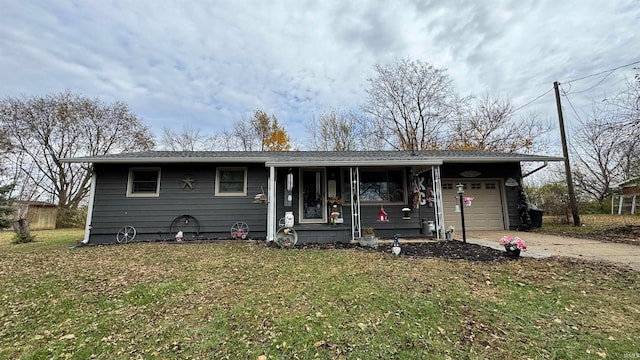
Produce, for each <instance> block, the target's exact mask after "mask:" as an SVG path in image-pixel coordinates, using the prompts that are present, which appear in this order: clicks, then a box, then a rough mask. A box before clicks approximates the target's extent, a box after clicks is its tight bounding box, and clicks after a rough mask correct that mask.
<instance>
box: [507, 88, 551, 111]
mask: <svg viewBox="0 0 640 360" xmlns="http://www.w3.org/2000/svg"><path fill="white" fill-rule="evenodd" d="M551 91H553V88H551V89H549V90H547V91H545V92H544V93H542V94H540V95H538V96H536V97H535V98H534V99H533V100H531V101H529V102H527V103H526V104H524V105H522V106H519V107H518V108H516V109H514V110H513V111H512V112H511V114H514V113H516V112H517V111H519V110H522V109H524V108H525V107H527V106H529V105H531V104H533V103H534V102H536V101H538V100H539V99H540V98H542V97H543V96H545V95H547V94H548V93H550V92H551Z"/></svg>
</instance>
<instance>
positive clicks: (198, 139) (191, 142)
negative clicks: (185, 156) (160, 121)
mask: <svg viewBox="0 0 640 360" xmlns="http://www.w3.org/2000/svg"><path fill="white" fill-rule="evenodd" d="M216 140H217V139H216V137H215V136H206V135H204V134H203V133H202V131H201V130H200V129H199V128H194V127H193V126H191V125H184V126H183V127H182V131H181V132H178V131H176V130H173V129H170V128H167V127H164V128H162V135H161V137H160V141H159V145H160V147H162V148H164V149H167V150H169V151H196V150H204V151H206V150H213V149H214V148H215V146H216V143H217V141H216Z"/></svg>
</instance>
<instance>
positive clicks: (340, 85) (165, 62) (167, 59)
mask: <svg viewBox="0 0 640 360" xmlns="http://www.w3.org/2000/svg"><path fill="white" fill-rule="evenodd" d="M638 5H639V4H638V2H637V1H635V0H627V1H624V2H623V1H617V2H602V1H595V0H594V1H577V0H576V1H552V0H547V1H518V2H509V3H505V2H503V1H478V2H469V1H437V0H433V1H428V0H427V1H409V0H405V1H392V2H368V1H348V2H344V1H326V2H311V1H285V0H280V1H271V2H258V1H204V0H203V1H190V2H183V3H179V4H178V3H174V2H169V1H143V0H138V1H134V2H131V1H115V2H76V1H71V0H68V1H65V0H58V1H48V2H40V1H36V0H23V1H15V2H10V1H4V3H3V5H2V8H3V11H2V12H0V22H1V23H2V24H3V26H2V27H1V28H0V48H2V49H3V51H2V52H1V53H0V96H13V95H19V94H26V95H32V94H44V93H51V92H58V91H62V90H64V89H71V90H72V91H76V92H79V93H82V94H85V95H88V96H98V97H100V98H102V99H104V100H106V101H112V100H122V101H125V102H127V103H128V104H129V105H130V106H131V108H132V110H133V111H134V112H136V113H137V114H139V115H140V116H142V117H143V118H144V119H145V121H146V122H147V123H148V124H149V125H150V126H151V127H152V128H154V129H155V130H156V131H157V130H159V129H160V128H161V127H163V126H170V127H174V128H176V129H180V128H181V127H182V124H183V123H185V122H186V123H189V124H191V125H193V126H196V127H200V128H202V129H203V130H204V131H205V132H207V131H211V132H212V131H216V130H218V129H220V128H222V127H229V126H230V125H231V123H232V122H233V120H235V119H239V118H241V117H245V118H246V117H249V116H251V114H252V113H253V111H254V110H255V109H261V110H264V111H266V112H267V113H269V114H275V115H276V116H277V117H278V119H279V120H280V122H281V123H282V124H283V125H285V127H286V128H287V129H288V130H289V132H290V133H291V135H292V136H293V137H294V138H295V139H297V140H298V141H299V140H300V139H302V138H303V133H304V123H305V122H307V121H308V120H309V119H311V118H312V117H313V116H314V115H315V116H318V115H319V114H320V113H321V112H323V111H326V110H329V109H332V108H346V109H353V108H357V107H358V106H359V105H360V104H362V103H363V102H364V100H365V99H364V96H365V93H364V90H365V88H366V86H367V82H366V79H367V77H369V76H370V75H371V74H372V73H371V70H372V66H373V64H375V63H386V62H390V61H393V60H395V59H398V58H405V57H411V58H414V59H420V60H423V61H428V62H431V63H432V64H434V65H435V66H437V67H446V68H448V71H449V74H450V76H451V77H452V79H453V80H454V83H455V85H456V87H457V89H458V90H459V92H460V93H461V94H463V95H467V94H473V95H482V94H484V93H491V94H501V95H509V96H510V97H511V98H512V99H513V100H514V102H515V103H516V105H519V104H523V103H525V102H527V101H529V100H531V99H533V98H534V97H535V96H537V95H539V94H540V93H542V92H544V91H546V90H548V89H549V88H551V86H552V83H553V81H554V80H559V81H567V80H570V79H573V78H577V77H581V76H584V75H588V74H591V73H595V72H598V71H602V70H606V69H609V68H612V67H615V66H618V65H621V64H625V63H628V62H631V61H635V60H638V58H639V55H638V54H637V49H638V48H640V34H638V32H637V31H635V30H636V28H637V24H638V23H640V6H638ZM623 74H624V73H623V72H616V73H615V74H614V75H613V76H611V77H610V78H608V79H607V80H606V81H605V82H603V83H602V84H600V86H599V87H597V88H596V89H594V90H596V91H599V93H597V94H598V96H599V95H600V94H601V93H602V92H603V91H604V89H606V90H607V91H610V92H612V91H614V90H615V89H617V87H619V85H618V84H619V83H620V78H621V76H622V75H623ZM598 80H600V78H597V77H595V78H594V79H593V82H589V81H584V82H580V83H575V84H571V86H572V89H573V90H575V89H577V88H582V89H584V88H588V87H589V86H591V85H593V84H595V83H596V82H597V81H598ZM580 95H581V96H580V97H579V98H576V99H575V102H576V103H580V104H581V106H585V107H588V106H589V99H590V98H592V97H594V96H595V95H593V92H590V93H584V94H580ZM574 105H575V104H574ZM531 108H532V109H537V110H539V111H541V112H544V113H545V114H548V116H549V117H551V118H553V117H554V116H555V105H554V103H553V96H552V94H550V95H549V96H547V97H544V98H543V99H541V101H539V102H537V103H536V104H534V106H532V107H531Z"/></svg>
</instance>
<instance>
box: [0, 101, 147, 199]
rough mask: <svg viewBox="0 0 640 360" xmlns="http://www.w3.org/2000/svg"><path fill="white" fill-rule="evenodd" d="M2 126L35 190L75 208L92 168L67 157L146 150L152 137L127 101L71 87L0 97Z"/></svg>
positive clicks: (16, 160) (15, 163)
mask: <svg viewBox="0 0 640 360" xmlns="http://www.w3.org/2000/svg"><path fill="white" fill-rule="evenodd" d="M0 129H2V131H5V132H6V133H7V134H8V137H9V140H10V142H11V144H12V145H13V147H14V151H13V153H11V156H9V157H8V158H9V159H10V161H12V165H13V166H14V167H15V171H16V172H17V173H16V174H17V175H18V177H21V178H23V179H26V180H25V181H23V184H22V186H23V187H24V186H26V185H25V184H24V183H29V184H31V185H32V186H33V187H34V189H36V194H39V195H41V196H48V197H49V198H50V199H51V200H53V201H54V202H56V203H57V204H58V205H59V206H60V207H61V208H68V209H75V208H77V207H78V205H79V204H80V203H81V202H82V201H83V199H84V198H85V196H86V195H87V193H88V191H89V180H90V177H91V169H90V167H89V165H87V164H69V163H64V162H62V161H61V159H63V158H70V157H76V156H96V155H104V154H108V153H115V152H129V151H139V150H147V149H150V148H152V147H153V145H154V144H153V140H152V136H151V134H150V133H149V130H148V129H147V127H146V126H144V125H143V124H142V121H141V120H140V119H139V118H138V117H137V116H136V115H135V114H133V113H132V112H131V111H130V110H129V107H128V106H127V105H126V104H124V103H122V102H114V103H111V104H105V103H103V102H101V101H100V100H98V99H89V98H87V97H84V96H81V95H76V94H73V93H71V92H69V91H66V92H63V93H59V94H53V95H46V96H43V97H35V96H34V97H22V98H13V97H7V98H4V99H2V100H0Z"/></svg>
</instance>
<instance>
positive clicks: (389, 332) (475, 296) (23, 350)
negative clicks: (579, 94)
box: [0, 231, 640, 359]
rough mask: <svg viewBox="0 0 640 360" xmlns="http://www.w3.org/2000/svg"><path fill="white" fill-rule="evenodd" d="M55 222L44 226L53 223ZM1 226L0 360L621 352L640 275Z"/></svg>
mask: <svg viewBox="0 0 640 360" xmlns="http://www.w3.org/2000/svg"><path fill="white" fill-rule="evenodd" d="M57 234H59V236H58V235H57ZM4 235H5V234H2V235H0V236H2V237H0V299H2V304H3V306H2V307H0V319H2V325H3V326H2V327H0V358H24V359H57V358H72V359H87V358H91V357H93V358H97V359H129V358H144V359H146V358H163V359H185V358H213V359H225V358H228V359H256V358H258V356H260V355H266V356H267V358H272V359H293V358H300V359H307V358H320V359H334V358H338V359H340V358H344V359H357V358H360V359H378V358H411V359H412V358H435V359H447V358H450V359H459V358H471V359H484V358H505V359H506V358H536V359H537V358H549V359H555V358H565V359H572V358H594V359H599V358H602V356H604V355H606V356H607V358H614V359H615V358H624V357H625V356H629V354H636V353H637V352H638V351H639V348H638V344H639V343H640V326H638V324H640V291H639V290H640V285H638V284H640V281H639V280H640V274H639V273H637V272H630V271H626V270H621V269H618V268H615V267H611V266H606V265H602V264H599V263H587V262H581V261H569V260H559V259H547V260H535V259H531V258H523V259H521V260H519V261H513V262H508V263H504V264H481V263H471V262H466V261H445V260H439V259H405V258H396V257H394V256H392V255H389V254H381V253H376V252H368V251H361V250H360V251H359V250H295V249H294V250H280V249H275V248H268V247H265V246H263V245H262V244H260V243H258V244H250V243H248V242H213V243H200V244H198V243H182V244H175V243H166V244H163V243H157V244H152V243H145V244H129V245H122V246H89V247H81V248H72V247H70V245H73V244H75V241H76V239H77V238H80V237H81V236H82V231H59V232H57V231H56V232H36V236H37V237H36V242H34V243H29V244H20V245H11V244H9V242H8V240H6V239H4Z"/></svg>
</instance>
